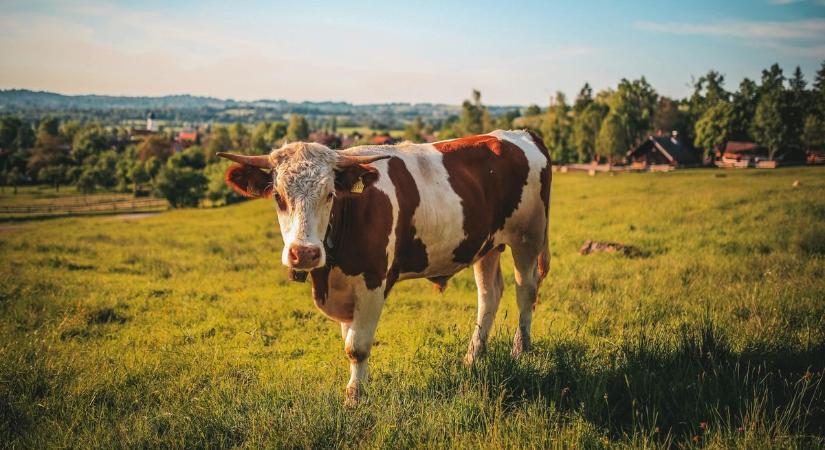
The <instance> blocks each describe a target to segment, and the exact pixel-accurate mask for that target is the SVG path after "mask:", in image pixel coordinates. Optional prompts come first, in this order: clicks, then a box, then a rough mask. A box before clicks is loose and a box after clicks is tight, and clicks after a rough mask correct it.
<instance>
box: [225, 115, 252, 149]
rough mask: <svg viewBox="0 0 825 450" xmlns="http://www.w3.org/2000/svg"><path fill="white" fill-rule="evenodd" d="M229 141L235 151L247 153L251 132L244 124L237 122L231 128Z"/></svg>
mask: <svg viewBox="0 0 825 450" xmlns="http://www.w3.org/2000/svg"><path fill="white" fill-rule="evenodd" d="M229 139H230V140H231V141H232V149H233V150H236V151H245V150H246V149H247V147H249V130H247V129H246V127H245V126H244V125H243V124H242V123H240V122H235V123H233V124H232V125H230V126H229Z"/></svg>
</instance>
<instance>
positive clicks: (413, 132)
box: [404, 116, 424, 142]
mask: <svg viewBox="0 0 825 450" xmlns="http://www.w3.org/2000/svg"><path fill="white" fill-rule="evenodd" d="M404 140H405V141H410V142H424V121H423V120H421V117H420V116H416V118H415V120H414V121H413V122H412V123H410V124H408V125H407V126H406V127H404Z"/></svg>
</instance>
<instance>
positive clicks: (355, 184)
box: [335, 164, 378, 193]
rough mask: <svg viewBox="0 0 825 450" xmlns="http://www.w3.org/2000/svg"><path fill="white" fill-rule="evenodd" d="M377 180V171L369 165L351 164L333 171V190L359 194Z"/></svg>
mask: <svg viewBox="0 0 825 450" xmlns="http://www.w3.org/2000/svg"><path fill="white" fill-rule="evenodd" d="M377 179H378V169H376V168H375V167H373V166H372V165H370V164H353V165H351V166H347V167H342V168H336V169H335V189H336V190H338V191H346V192H356V193H360V192H361V191H363V190H364V188H366V187H367V186H369V185H371V184H372V183H375V180H377Z"/></svg>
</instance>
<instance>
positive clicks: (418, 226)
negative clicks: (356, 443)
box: [218, 130, 552, 404]
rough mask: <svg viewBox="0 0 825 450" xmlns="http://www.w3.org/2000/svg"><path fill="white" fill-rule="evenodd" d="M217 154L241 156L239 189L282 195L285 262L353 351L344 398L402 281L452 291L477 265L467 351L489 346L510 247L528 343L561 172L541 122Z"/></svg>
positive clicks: (360, 375) (233, 180) (517, 341)
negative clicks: (444, 135) (525, 127)
mask: <svg viewBox="0 0 825 450" xmlns="http://www.w3.org/2000/svg"><path fill="white" fill-rule="evenodd" d="M218 155H219V156H221V157H224V158H227V159H229V160H232V161H234V162H236V163H238V164H234V165H232V166H230V167H229V168H228V169H227V171H226V175H225V179H226V182H227V184H228V185H229V186H230V187H232V189H234V190H235V191H236V192H238V193H239V194H241V195H243V196H246V197H253V198H257V197H264V198H271V199H272V200H273V201H274V204H275V208H276V210H277V213H278V222H279V224H280V230H281V236H282V237H283V241H284V248H283V252H282V254H281V262H282V263H283V265H285V266H286V267H287V268H289V269H290V270H291V271H295V272H296V273H297V274H299V275H300V274H301V273H304V274H306V273H308V274H309V277H310V278H311V284H312V297H313V299H314V302H315V305H316V306H317V307H318V309H320V311H321V312H322V313H323V314H324V315H326V316H327V317H329V318H330V319H332V320H335V321H337V322H340V324H341V337H342V339H343V340H344V350H345V352H346V355H347V356H348V358H349V360H350V379H349V382H348V383H347V387H346V391H345V392H346V400H345V401H346V403H348V404H355V403H357V402H358V399H359V396H360V395H361V394H362V391H363V389H364V383H365V381H366V379H367V359H368V358H369V356H370V350H371V348H372V343H373V336H374V335H375V329H376V326H377V325H378V319H379V316H380V315H381V309H382V307H383V305H384V302H385V301H386V299H387V296H388V295H389V293H390V291H391V290H392V288H393V286H394V285H395V283H397V282H398V281H402V280H408V279H414V278H427V279H429V280H431V281H432V282H434V283H435V284H436V285H437V287H439V288H440V289H441V290H442V291H443V289H444V288H445V286H446V284H447V280H449V278H450V277H451V276H453V275H454V274H456V273H457V272H459V271H461V270H462V269H464V268H467V267H470V266H472V267H473V273H474V275H475V281H476V286H477V288H478V313H477V317H476V324H475V329H474V331H473V333H472V337H471V339H470V343H469V347H468V349H467V354H466V356H465V358H464V361H465V363H466V364H468V365H471V364H473V362H474V361H475V360H476V359H477V358H478V357H479V356H481V355H483V354H484V352H485V348H486V345H487V338H488V336H489V334H490V330H491V327H492V325H493V320H494V318H495V315H496V310H497V309H498V306H499V300H500V299H501V294H502V290H503V287H504V282H503V279H502V274H501V268H500V266H499V258H500V256H501V253H502V251H503V250H504V247H505V246H509V247H510V249H511V251H512V255H513V260H514V266H515V281H516V301H517V303H518V311H519V319H518V328H517V329H516V332H515V337H514V339H513V347H512V355H513V356H514V357H518V356H519V355H520V354H521V353H522V352H526V351H528V350H529V349H530V325H531V322H532V315H533V310H534V308H535V305H536V299H537V290H538V287H539V284H540V282H541V280H542V279H543V278H544V277H545V275H546V274H547V270H548V266H549V253H548V224H549V209H550V184H551V178H552V175H551V165H550V157H549V154H548V151H547V148H546V147H545V146H544V144H543V142H542V140H541V139H540V138H539V137H538V136H536V135H535V134H533V133H532V132H530V131H503V130H497V131H493V132H491V133H489V134H484V135H478V136H470V137H465V138H459V139H453V140H446V141H440V142H435V143H428V144H413V143H402V144H398V145H378V146H376V145H366V146H359V147H354V148H350V149H347V150H342V151H335V150H331V149H329V148H327V147H325V146H323V145H321V144H317V143H304V142H295V143H290V144H287V145H284V146H283V147H281V148H279V149H275V150H273V151H272V152H271V153H270V154H267V155H256V156H247V155H239V154H229V153H218ZM296 278H301V277H300V276H298V277H296Z"/></svg>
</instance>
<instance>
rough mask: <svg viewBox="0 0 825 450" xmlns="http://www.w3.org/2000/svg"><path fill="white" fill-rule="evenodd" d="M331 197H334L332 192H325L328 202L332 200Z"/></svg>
mask: <svg viewBox="0 0 825 450" xmlns="http://www.w3.org/2000/svg"><path fill="white" fill-rule="evenodd" d="M332 197H334V194H333V193H332V192H330V193H329V194H327V201H328V202H329V201H332Z"/></svg>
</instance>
